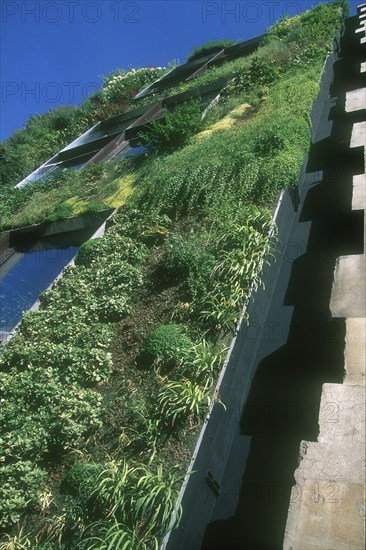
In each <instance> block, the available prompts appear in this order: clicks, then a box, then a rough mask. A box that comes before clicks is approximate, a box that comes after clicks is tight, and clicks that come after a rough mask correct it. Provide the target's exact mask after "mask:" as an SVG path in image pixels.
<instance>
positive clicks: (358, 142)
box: [350, 121, 366, 147]
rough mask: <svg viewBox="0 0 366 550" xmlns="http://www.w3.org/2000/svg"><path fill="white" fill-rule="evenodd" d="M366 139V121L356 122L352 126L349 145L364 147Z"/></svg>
mask: <svg viewBox="0 0 366 550" xmlns="http://www.w3.org/2000/svg"><path fill="white" fill-rule="evenodd" d="M365 141H366V122H364V121H363V122H356V123H355V124H354V125H353V128H352V136H351V145H350V147H364V146H365Z"/></svg>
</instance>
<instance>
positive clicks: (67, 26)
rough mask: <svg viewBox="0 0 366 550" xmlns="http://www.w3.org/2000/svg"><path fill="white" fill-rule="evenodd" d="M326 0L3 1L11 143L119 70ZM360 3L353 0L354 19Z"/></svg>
mask: <svg viewBox="0 0 366 550" xmlns="http://www.w3.org/2000/svg"><path fill="white" fill-rule="evenodd" d="M317 3H319V0H315V1H314V0H298V1H284V0H267V1H266V0H261V1H259V0H256V1H246V0H245V1H237V0H235V1H221V0H218V1H201V0H136V1H122V0H98V1H92V0H37V1H33V0H26V1H25V0H19V1H18V0H2V2H1V5H0V9H1V35H0V36H1V38H0V40H1V42H0V45H1V53H0V56H1V58H0V63H1V65H0V70H1V127H0V130H1V132H0V139H1V140H4V139H6V138H7V137H8V136H9V135H11V134H12V132H14V131H15V130H16V129H18V128H21V127H22V126H23V125H24V123H25V122H26V121H27V119H28V118H29V116H30V115H33V114H35V113H39V114H43V113H45V112H47V111H48V110H49V109H51V108H54V107H56V106H58V105H76V104H78V103H80V102H81V101H82V100H83V98H85V97H86V96H87V95H90V94H91V93H93V92H94V91H96V89H98V88H99V87H100V85H101V80H100V78H99V77H100V75H107V74H109V73H110V72H111V71H113V70H114V69H116V68H117V67H121V68H124V69H128V68H130V67H136V68H137V67H144V66H148V65H153V66H167V64H168V63H169V62H170V61H172V60H173V59H177V60H179V62H180V63H183V62H184V61H185V58H186V55H187V54H188V53H189V52H190V50H191V49H192V47H193V46H195V45H200V44H203V43H205V42H206V41H208V40H220V39H223V38H231V39H234V40H245V39H249V38H251V37H254V36H257V35H258V34H261V33H263V32H265V31H266V29H267V28H268V27H269V26H270V25H271V24H272V23H273V22H274V21H275V20H277V19H278V18H279V17H280V16H281V15H283V14H286V13H288V14H289V15H290V16H292V15H296V14H297V13H300V12H301V11H304V10H306V9H308V8H309V7H311V6H312V5H314V4H317ZM359 3H360V1H358V0H352V2H351V4H352V8H353V13H356V6H357V4H359Z"/></svg>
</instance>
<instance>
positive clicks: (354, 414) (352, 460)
mask: <svg viewBox="0 0 366 550" xmlns="http://www.w3.org/2000/svg"><path fill="white" fill-rule="evenodd" d="M364 400H365V390H364V387H362V386H356V385H353V386H352V385H351V386H348V385H346V384H324V385H323V391H322V398H321V405H320V415H319V424H320V434H319V438H318V441H317V442H302V443H301V447H300V463H299V467H298V468H297V470H296V472H295V479H296V485H295V486H294V487H293V488H292V491H291V498H290V507H289V513H288V518H287V525H286V532H285V541H284V545H283V548H284V549H286V550H304V549H309V550H310V549H311V550H314V549H321V550H329V549H335V550H337V549H340V550H351V549H352V550H359V549H361V548H364V541H365V531H364V514H365V493H364V482H365V450H364V438H365V407H364Z"/></svg>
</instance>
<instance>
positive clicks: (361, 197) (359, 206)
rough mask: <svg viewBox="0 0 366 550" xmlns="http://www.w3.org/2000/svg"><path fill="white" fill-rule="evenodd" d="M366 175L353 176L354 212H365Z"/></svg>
mask: <svg viewBox="0 0 366 550" xmlns="http://www.w3.org/2000/svg"><path fill="white" fill-rule="evenodd" d="M365 199H366V174H359V175H357V176H353V191H352V210H365V204H366V200H365Z"/></svg>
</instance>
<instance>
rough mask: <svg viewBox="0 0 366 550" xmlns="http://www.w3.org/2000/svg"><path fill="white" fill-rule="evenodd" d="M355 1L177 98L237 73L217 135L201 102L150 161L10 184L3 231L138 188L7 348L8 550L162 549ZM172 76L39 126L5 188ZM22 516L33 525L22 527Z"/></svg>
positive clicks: (169, 127) (147, 75)
mask: <svg viewBox="0 0 366 550" xmlns="http://www.w3.org/2000/svg"><path fill="white" fill-rule="evenodd" d="M342 4H343V3H342V2H341V1H338V0H337V1H335V2H332V3H331V4H327V5H323V4H321V5H319V6H317V7H315V8H314V9H313V10H311V11H310V12H306V13H305V14H304V15H301V16H297V17H295V18H293V19H291V20H290V19H286V18H285V19H283V20H281V21H280V22H278V23H277V24H275V25H274V27H273V28H272V29H271V30H270V32H269V35H268V38H267V41H266V43H265V44H264V45H263V46H262V47H261V48H260V49H259V50H258V51H257V52H255V53H254V54H251V55H250V56H247V57H246V58H242V59H239V60H234V61H231V62H229V63H226V64H224V65H222V66H220V67H216V68H213V69H212V70H211V71H210V72H209V73H208V74H206V75H203V76H202V77H199V78H197V80H196V81H192V82H191V83H184V84H183V85H181V86H180V87H177V88H175V90H174V91H184V90H186V89H188V88H189V87H191V86H197V85H199V84H202V83H205V82H208V81H210V80H214V79H215V78H219V77H223V76H225V77H228V78H230V79H231V82H230V83H229V84H228V85H227V86H226V88H225V90H224V93H223V94H222V99H221V104H220V103H219V105H218V106H216V107H214V108H212V110H211V112H210V115H209V116H208V117H207V119H206V120H207V122H206V123H205V124H206V126H205V131H202V132H200V130H201V128H202V126H201V117H200V109H199V108H198V107H197V104H193V103H191V104H188V105H186V106H185V107H182V109H181V110H177V111H176V112H175V113H172V114H170V113H169V114H167V116H166V118H165V122H164V123H162V122H160V123H159V124H154V125H152V126H151V127H150V130H149V131H148V132H146V133H145V137H146V136H148V138H146V140H147V141H149V143H150V145H152V147H151V148H150V151H149V153H148V154H147V155H145V156H144V157H143V159H142V160H141V159H140V160H129V161H125V162H120V163H116V164H113V165H110V166H94V167H91V168H90V169H85V170H81V171H80V172H78V173H75V172H70V171H68V172H64V173H60V174H57V175H55V177H54V178H52V179H51V180H49V181H48V182H45V183H39V184H37V185H31V186H29V187H27V188H26V189H24V190H22V191H18V190H9V189H5V188H4V189H3V190H2V198H3V199H4V200H3V206H2V210H1V213H2V214H3V218H4V220H5V221H4V222H3V225H2V226H1V227H2V228H3V229H4V228H10V227H16V226H18V225H22V224H23V225H25V224H26V223H36V222H39V221H42V220H44V219H47V218H48V219H58V218H63V217H65V216H67V215H71V214H75V213H77V212H80V211H83V208H84V207H85V204H87V205H88V206H87V207H86V209H88V208H89V209H92V208H93V205H94V207H95V208H97V209H99V208H102V207H105V206H108V205H111V204H112V202H111V196H113V197H114V196H116V195H118V196H119V197H120V195H119V194H125V195H126V196H125V195H124V196H125V199H126V198H127V194H128V193H131V192H132V190H134V192H133V194H132V196H131V197H129V199H128V200H127V202H126V204H125V205H124V206H123V207H121V208H120V209H119V211H118V213H117V214H116V215H115V216H114V217H113V218H112V220H111V221H110V223H109V228H108V230H107V232H106V234H105V236H104V237H103V238H99V239H95V240H91V241H88V242H87V243H85V244H84V245H83V246H82V247H81V248H80V251H79V253H78V255H77V256H76V258H75V265H73V266H72V267H69V268H67V269H66V270H65V273H64V275H63V277H62V278H61V279H59V280H58V281H57V282H56V283H55V284H54V286H53V288H52V290H51V291H48V292H46V293H44V294H43V295H42V297H41V307H40V309H39V311H38V312H36V313H27V314H25V315H24V317H23V320H22V323H21V325H20V327H19V329H18V331H17V333H16V334H15V335H14V337H13V338H12V339H11V340H10V341H9V342H8V343H7V345H6V346H4V348H3V349H2V352H1V355H0V400H1V405H2V406H1V408H0V450H1V451H0V485H1V487H2V489H3V491H2V493H1V496H0V526H1V528H3V529H4V530H7V535H6V537H5V539H4V545H10V546H4V548H8V547H25V548H27V547H29V548H42V549H43V550H47V549H48V548H56V547H57V548H65V549H66V548H80V549H91V548H95V549H97V548H98V549H102V548H103V549H104V548H105V549H111V550H112V549H114V548H118V547H123V548H126V549H127V548H128V549H131V550H136V548H139V549H140V548H141V549H146V550H148V549H151V548H154V547H157V545H158V543H159V541H161V538H162V537H163V536H164V534H165V533H166V532H167V531H168V530H169V528H171V527H172V526H173V525H174V521H175V520H177V519H179V513H178V517H175V516H174V515H173V509H174V506H175V501H176V498H177V495H178V491H179V483H180V481H181V477H180V475H178V473H177V472H176V471H175V469H174V468H171V466H172V465H174V463H175V462H182V461H183V462H184V458H182V457H181V456H180V455H179V452H181V448H182V447H181V445H182V441H185V437H187V434H189V433H190V432H191V431H192V429H193V428H197V427H198V426H199V425H200V422H201V421H202V418H203V417H204V415H205V414H206V412H207V409H208V407H209V405H210V403H211V396H212V394H213V388H214V384H215V382H216V380H217V376H218V372H219V369H220V366H221V364H222V359H223V350H224V344H225V343H226V341H225V335H230V334H231V333H232V332H233V331H235V327H236V325H237V322H238V320H239V318H240V316H241V315H242V308H243V305H244V304H245V303H246V302H247V300H248V298H249V296H250V294H251V292H252V291H253V290H255V289H256V288H257V287H258V285H260V284H261V270H262V268H263V265H264V262H265V261H270V252H271V249H272V247H273V244H274V237H275V228H274V227H273V223H272V218H271V212H272V211H273V205H274V204H275V202H276V199H277V197H278V195H279V193H280V191H281V190H282V189H284V188H289V187H291V186H293V185H295V184H296V182H297V179H298V175H299V171H300V169H301V165H302V162H303V159H304V156H305V155H306V153H307V151H308V148H309V144H310V138H311V122H310V112H311V107H312V103H313V101H314V99H315V98H316V95H317V93H318V90H319V78H320V75H321V69H322V66H323V63H324V59H325V56H326V54H327V52H328V51H329V49H330V47H331V43H332V38H333V36H334V34H335V32H336V30H337V29H338V27H339V16H340V12H341V7H342ZM206 46H207V45H206ZM221 46H222V45H221ZM215 47H216V46H215ZM201 53H202V50H201V52H200V55H201ZM196 54H197V55H198V53H197V52H196ZM162 72H163V69H161V70H160V69H157V71H155V70H147V69H144V70H141V71H135V72H133V71H130V72H129V73H125V72H121V71H118V72H116V73H115V74H113V75H111V77H109V78H107V79H105V82H104V88H103V89H102V90H101V92H100V93H99V94H97V95H96V96H95V97H94V98H91V99H90V100H89V101H87V102H85V103H84V104H83V105H81V106H80V107H78V108H75V109H59V110H56V111H55V112H53V113H49V114H47V115H45V116H44V117H34V118H33V119H31V120H30V121H29V123H28V124H27V127H26V128H25V130H23V131H20V132H17V133H16V134H15V135H14V136H13V137H12V138H10V140H8V141H7V142H6V143H5V144H3V146H2V150H1V156H2V160H3V161H4V162H3V166H4V168H3V176H4V178H5V182H6V184H7V185H8V186H9V185H10V184H13V183H16V180H17V179H20V177H23V175H26V173H28V172H30V171H31V166H30V165H31V164H32V163H33V164H35V163H36V162H37V164H39V163H40V162H41V159H44V158H46V157H47V156H50V154H52V151H54V150H57V148H59V147H60V143H66V142H67V141H70V139H71V137H70V136H72V135H77V134H78V133H81V131H83V130H81V128H84V129H86V127H88V125H90V123H91V121H93V120H95V116H96V113H97V114H98V116H106V114H110V113H112V112H114V110H124V109H127V108H128V105H129V101H130V100H131V97H132V95H133V94H135V93H136V91H138V89H139V88H141V87H143V86H145V85H147V84H148V83H149V82H150V81H151V79H155V78H156V77H157V76H158V75H159V74H162ZM242 105H244V106H245V109H243V110H242V111H241V114H240V113H239V114H238V112H235V113H234V114H233V111H232V109H234V107H237V106H242ZM224 114H225V115H226V116H225V118H224V119H222V120H220V119H221V118H222V117H223V116H224ZM74 117H75V118H74ZM215 117H216V118H215ZM213 120H214V121H215V122H217V121H219V122H221V123H222V125H221V126H220V124H219V125H212V124H211V123H212V121H213ZM75 132H76V134H75ZM180 134H182V135H183V137H184V139H183V141H181V136H180ZM188 138H189V139H188ZM37 148H38V149H37ZM36 149H37V155H38V157H36V155H35V154H34V155H33V152H34V151H35V150H36ZM27 157H30V158H31V159H32V160H31V161H29V165H28V164H27V162H28V161H24V164H22V165H21V164H20V161H18V159H22V160H23V159H25V158H27ZM33 164H32V167H34V166H33ZM126 189H127V190H126ZM76 205H77V206H76ZM78 209H79V210H78ZM150 308H151V309H152V310H153V312H154V313H155V317H154V319H151V318H150ZM154 308H155V309H154ZM139 367H146V368H139ZM114 417H116V418H114ZM169 444H170V447H169ZM174 452H176V453H177V455H175V454H174ZM183 454H184V453H183ZM176 457H177V458H176ZM181 470H184V464H181ZM27 514H28V515H27ZM29 514H33V515H31V516H30V515H29ZM174 517H175V519H174ZM29 518H31V519H29ZM19 521H24V522H25V523H24V526H25V527H24V529H25V531H22V530H20V531H19V532H18V533H16V528H15V527H14V525H15V524H16V523H17V522H19ZM27 530H28V531H30V532H29V534H27ZM12 544H13V546H11V545H12ZM16 545H18V546H16ZM20 545H23V546H20Z"/></svg>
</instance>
